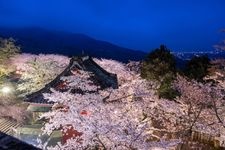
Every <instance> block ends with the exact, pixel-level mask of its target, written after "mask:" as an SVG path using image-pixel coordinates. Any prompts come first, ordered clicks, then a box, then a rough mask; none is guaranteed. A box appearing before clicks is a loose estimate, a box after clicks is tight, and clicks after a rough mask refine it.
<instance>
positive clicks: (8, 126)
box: [0, 118, 20, 134]
mask: <svg viewBox="0 0 225 150" xmlns="http://www.w3.org/2000/svg"><path fill="white" fill-rule="evenodd" d="M19 126H20V124H18V123H16V122H14V121H11V120H8V119H5V118H0V132H3V133H6V134H11V133H12V132H11V130H12V128H17V127H19Z"/></svg>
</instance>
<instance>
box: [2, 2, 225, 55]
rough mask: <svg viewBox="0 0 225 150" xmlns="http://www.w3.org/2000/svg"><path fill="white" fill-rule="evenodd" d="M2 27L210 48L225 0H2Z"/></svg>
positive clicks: (129, 43) (135, 44)
mask: <svg viewBox="0 0 225 150" xmlns="http://www.w3.org/2000/svg"><path fill="white" fill-rule="evenodd" d="M0 26H4V27H41V28H47V29H52V30H63V31H67V32H73V33H84V34H86V35H89V36H91V37H93V38H96V39H99V40H104V41H108V42H111V43H114V44H117V45H120V46H123V47H127V48H132V49H137V50H144V51H149V50H151V49H153V48H155V47H158V46H159V45H160V44H166V45H167V47H169V48H170V49H172V50H174V51H197V50H201V51H202V50H205V51H210V50H213V47H212V46H213V45H214V44H217V42H219V40H221V35H220V33H219V31H220V29H222V28H225V0H186V1H185V2H184V1H182V0H111V1H108V0H0Z"/></svg>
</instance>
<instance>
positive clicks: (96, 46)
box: [0, 27, 146, 62]
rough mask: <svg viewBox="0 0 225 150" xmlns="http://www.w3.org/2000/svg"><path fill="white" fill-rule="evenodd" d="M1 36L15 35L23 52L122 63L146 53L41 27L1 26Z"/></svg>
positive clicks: (143, 55)
mask: <svg viewBox="0 0 225 150" xmlns="http://www.w3.org/2000/svg"><path fill="white" fill-rule="evenodd" d="M0 37H3V38H9V37H12V38H14V39H15V40H16V42H17V44H18V45H20V47H21V49H22V52H24V53H34V54H39V53H44V54H50V53H53V54H62V55H67V56H74V55H81V54H84V55H90V56H92V57H98V58H108V59H115V60H119V61H122V62H127V61H129V60H134V61H138V60H141V59H143V58H144V57H145V55H146V53H145V52H142V51H137V50H132V49H128V48H123V47H120V46H117V45H115V44H111V43H109V42H105V41H100V40H96V39H94V38H91V37H89V36H87V35H84V34H77V33H68V32H63V31H53V30H47V29H42V28H31V27H29V28H28V27H27V28H0Z"/></svg>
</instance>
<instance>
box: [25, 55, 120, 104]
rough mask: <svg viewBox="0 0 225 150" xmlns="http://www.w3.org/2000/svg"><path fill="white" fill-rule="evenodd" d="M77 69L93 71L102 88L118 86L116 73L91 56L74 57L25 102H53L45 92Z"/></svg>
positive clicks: (96, 81) (48, 91)
mask: <svg viewBox="0 0 225 150" xmlns="http://www.w3.org/2000/svg"><path fill="white" fill-rule="evenodd" d="M75 69H78V70H83V71H88V72H91V73H92V74H93V77H94V80H95V83H97V84H98V85H100V87H101V88H102V89H104V88H108V87H112V88H114V89H116V88H118V81H117V75H116V74H112V73H109V72H107V71H106V70H104V69H103V68H101V67H100V66H99V65H98V64H97V63H96V62H95V61H94V60H93V59H92V58H91V57H89V56H85V57H73V58H71V60H70V63H69V65H68V66H67V68H66V69H65V70H64V71H63V72H62V73H61V74H59V75H58V76H57V77H56V78H55V79H54V80H52V81H51V82H50V83H48V84H46V85H45V87H44V88H42V89H41V90H39V91H37V92H34V93H32V94H30V95H28V96H27V97H26V99H25V102H28V103H36V104H50V105H51V104H53V103H52V102H48V101H47V100H46V99H44V97H43V93H50V92H51V91H50V89H51V88H56V87H57V86H59V85H60V84H61V80H60V79H61V77H63V76H70V75H72V72H71V71H72V70H75Z"/></svg>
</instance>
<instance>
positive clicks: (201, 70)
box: [184, 55, 210, 81]
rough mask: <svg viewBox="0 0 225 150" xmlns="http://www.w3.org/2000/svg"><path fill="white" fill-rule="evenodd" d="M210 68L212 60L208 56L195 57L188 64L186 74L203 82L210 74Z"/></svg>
mask: <svg viewBox="0 0 225 150" xmlns="http://www.w3.org/2000/svg"><path fill="white" fill-rule="evenodd" d="M209 67H210V60H209V58H208V56H206V55H204V56H194V57H193V58H192V59H191V60H190V61H188V62H187V64H186V67H185V70H184V74H185V75H186V76H187V77H188V78H190V79H195V80H197V81H203V78H204V77H205V76H206V75H207V74H208V68H209Z"/></svg>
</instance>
